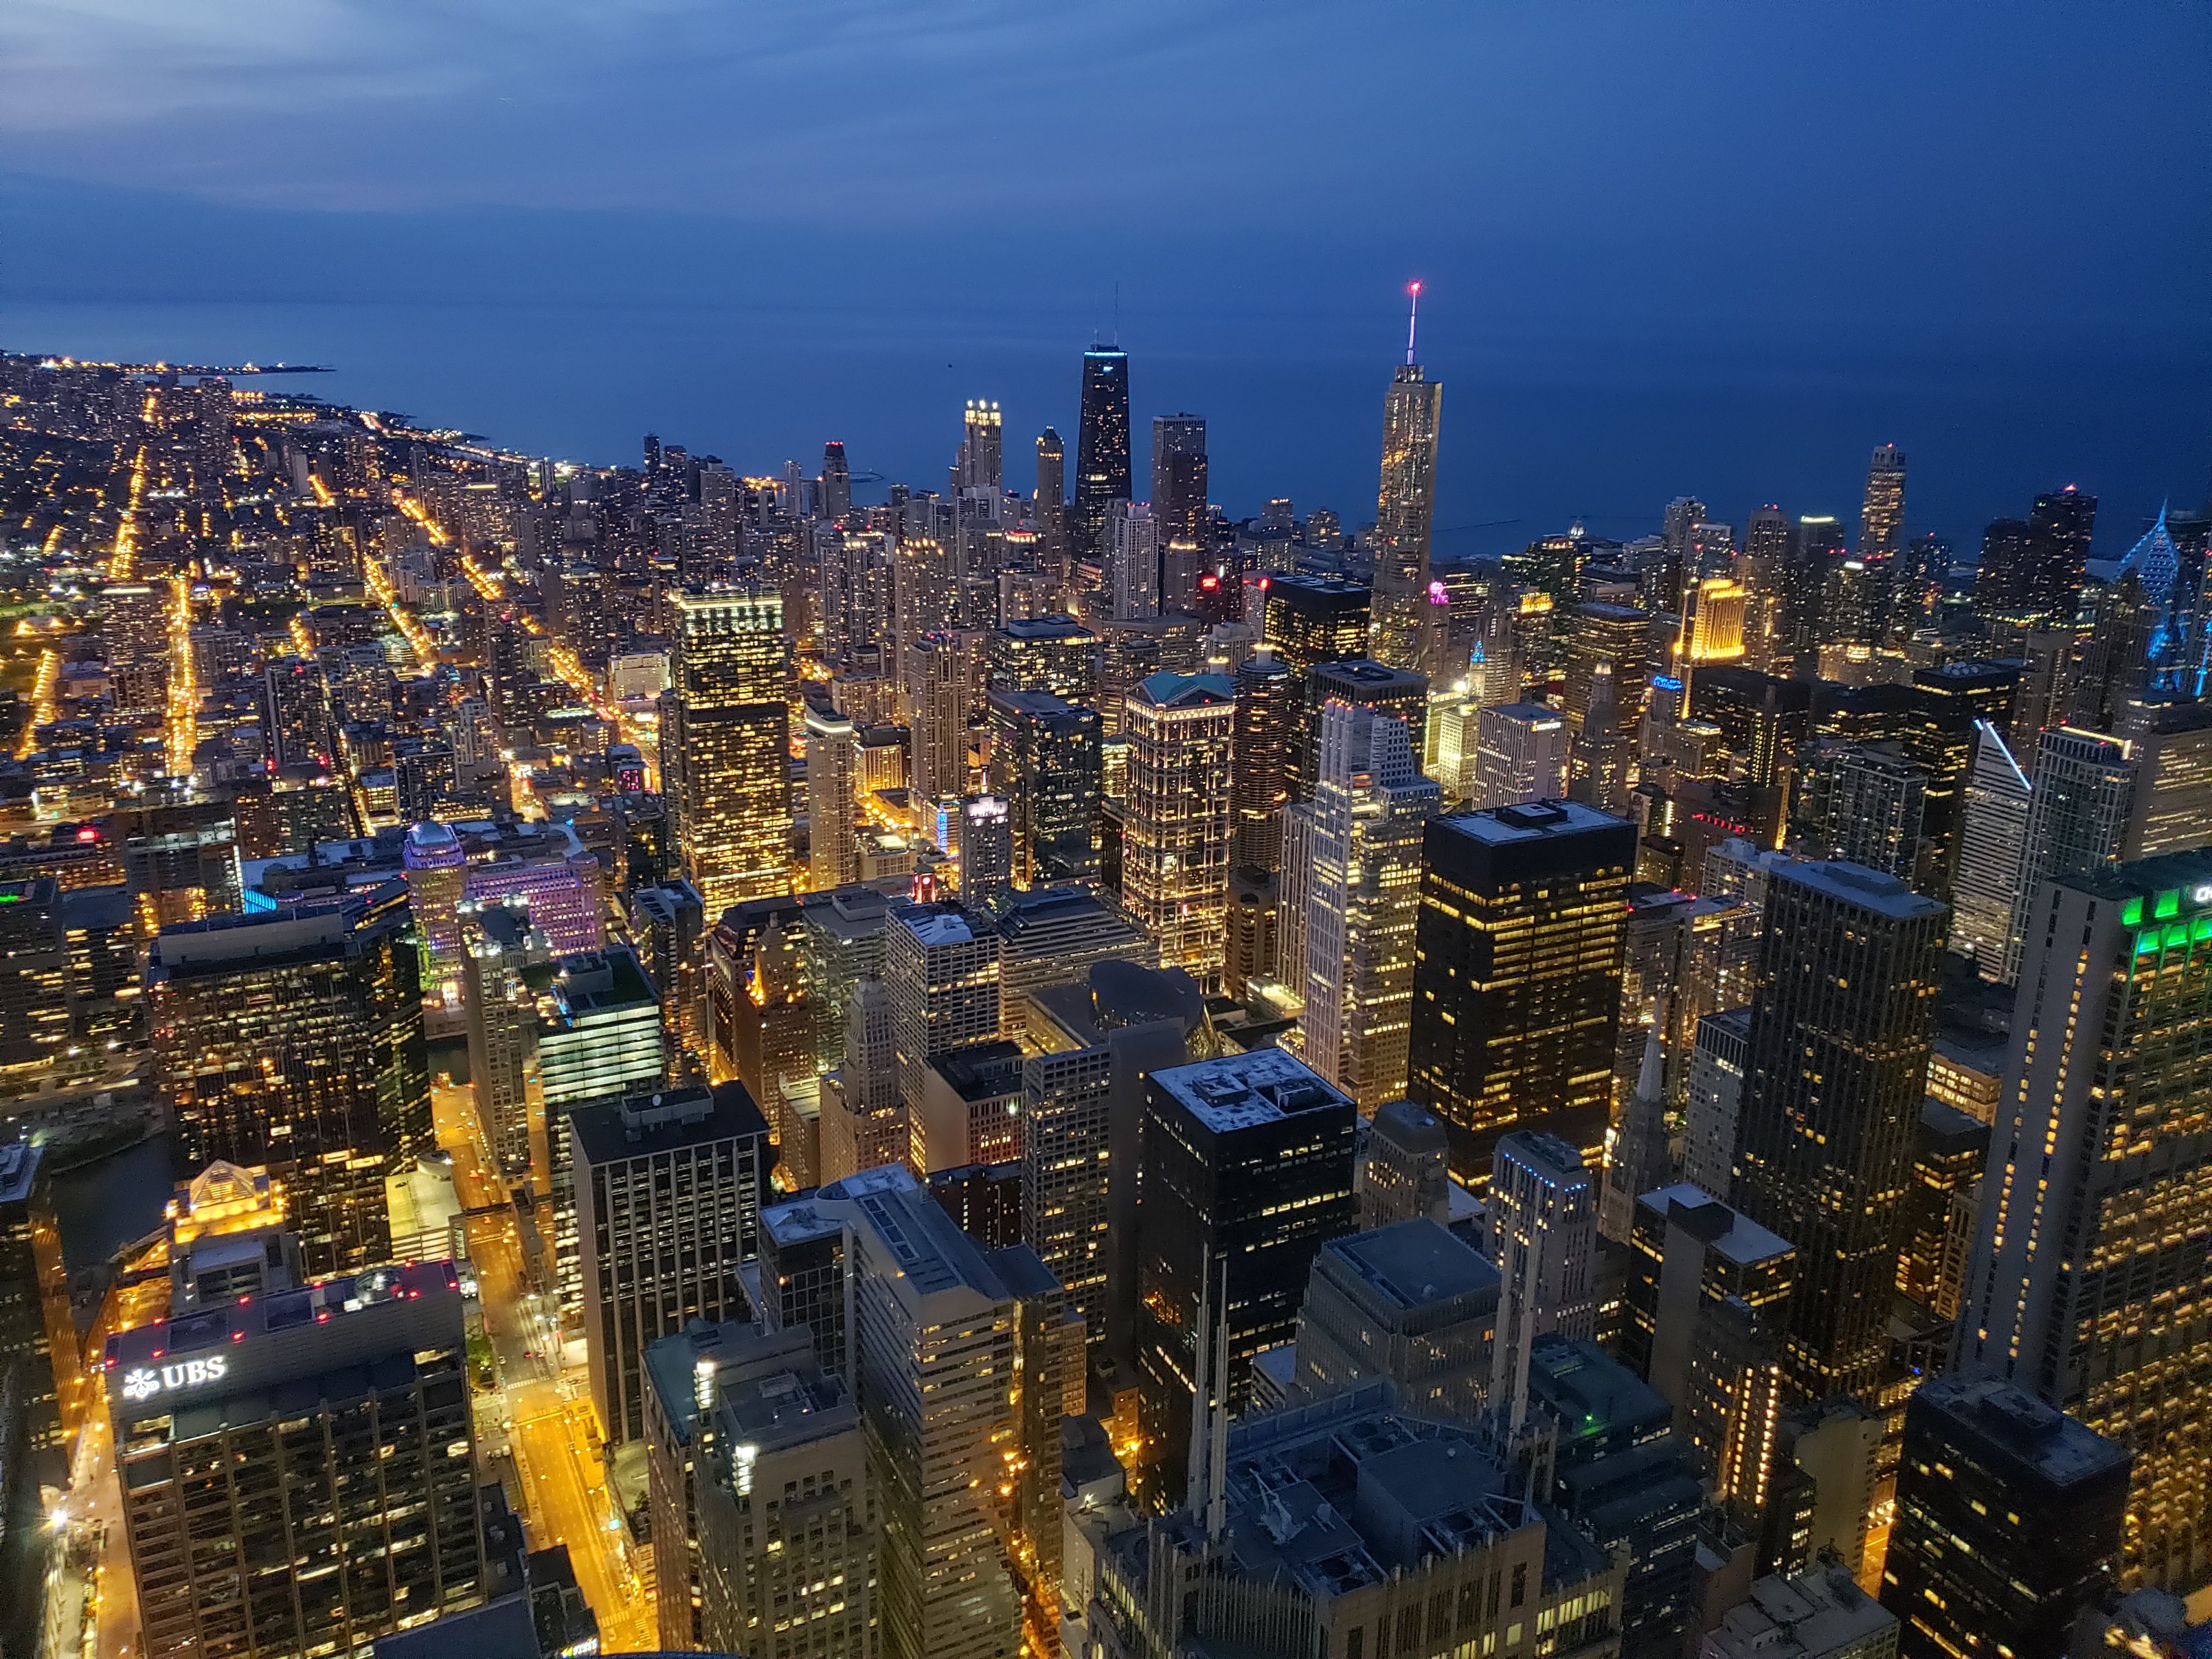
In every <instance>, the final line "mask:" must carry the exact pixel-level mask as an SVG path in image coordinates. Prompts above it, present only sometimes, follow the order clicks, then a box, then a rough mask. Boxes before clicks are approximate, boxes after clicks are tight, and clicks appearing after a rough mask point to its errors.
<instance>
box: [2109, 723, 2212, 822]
mask: <svg viewBox="0 0 2212 1659" xmlns="http://www.w3.org/2000/svg"><path fill="white" fill-rule="evenodd" d="M2130 713H2134V711H2132V710H2131V711H2130ZM2130 728H2131V729H2133V730H2135V731H2136V732H2137V733H2138V735H2136V738H2135V739H2134V759H2135V762H2136V792H2135V796H2136V798H2135V811H2133V813H2132V814H2130V817H2129V819H2128V831H2127V841H2126V843H2125V849H2124V856H2125V857H2128V858H2131V859H2148V858H2155V857H2157V856H2158V855H2159V854H2161V853H2185V852H2188V851H2190V850H2191V849H2192V848H2197V847H2202V846H2203V844H2204V843H2205V841H2206V840H2207V838H2208V837H2212V707H2208V706H2207V705H2206V704H2203V703H2201V702H2196V703H2173V704H2165V705H2160V706H2159V707H2156V708H2143V709H2142V711H2141V714H2140V715H2139V716H2138V717H2137V718H2136V720H2131V721H2130Z"/></svg>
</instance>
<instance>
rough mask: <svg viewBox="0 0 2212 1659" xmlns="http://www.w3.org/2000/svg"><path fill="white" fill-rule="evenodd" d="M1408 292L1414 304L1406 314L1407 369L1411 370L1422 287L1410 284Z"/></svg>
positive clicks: (1417, 284)
mask: <svg viewBox="0 0 2212 1659" xmlns="http://www.w3.org/2000/svg"><path fill="white" fill-rule="evenodd" d="M1406 292H1407V293H1408V294H1410V295H1413V304H1412V305H1411V306H1410V307H1408V308H1407V312H1406V367H1407V368H1412V367H1413V328H1414V325H1416V324H1418V323H1419V321H1420V320H1421V285H1420V284H1419V283H1407V286H1406Z"/></svg>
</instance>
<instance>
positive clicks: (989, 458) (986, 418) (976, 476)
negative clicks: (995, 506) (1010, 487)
mask: <svg viewBox="0 0 2212 1659" xmlns="http://www.w3.org/2000/svg"><path fill="white" fill-rule="evenodd" d="M1003 435H1004V428H1002V426H1001V424H1000V418H999V406H998V404H994V403H989V402H987V401H984V400H982V399H980V398H969V400H968V407H967V409H966V410H965V411H964V412H963V415H962V416H961V433H960V459H959V460H958V461H957V462H956V463H955V464H954V466H953V469H952V472H953V479H954V483H955V487H956V488H957V489H989V490H996V489H1001V488H1003V487H1004V485H1005V483H1006V465H1005V463H1004V461H1003V460H1002V459H1001V458H1000V454H1001V452H1000V442H1001V439H1002V437H1003Z"/></svg>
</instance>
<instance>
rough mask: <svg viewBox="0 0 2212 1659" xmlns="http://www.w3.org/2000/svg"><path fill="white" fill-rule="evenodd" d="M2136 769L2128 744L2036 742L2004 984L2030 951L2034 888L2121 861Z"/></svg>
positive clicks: (2068, 731)
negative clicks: (2029, 926)
mask: <svg viewBox="0 0 2212 1659" xmlns="http://www.w3.org/2000/svg"><path fill="white" fill-rule="evenodd" d="M2135 797H2136V764H2135V762H2134V761H2133V759H2132V758H2130V753H2129V745H2128V744H2127V743H2125V742H2124V741H2123V740H2122V739H2120V738H2108V737H2105V736H2102V735H2101V734H2100V733H2098V732H2079V731H2076V730H2075V729H2074V728H2073V727H2072V726H2057V727H2055V728H2054V729H2052V730H2051V731H2048V732H2045V733H2044V734H2043V737H2042V738H2041V740H2040V741H2039V742H2038V743H2037V744H2036V748H2035V771H2034V777H2033V785H2032V787H2031V789H2030V792H2029V795H2028V805H2027V837H2026V839H2025V840H2024V841H2023V842H2021V860H2020V874H2019V879H2018V880H2017V881H2016V882H2015V884H2014V886H2013V890H2012V893H2013V898H2012V927H2011V930H2010V934H2009V936H2008V938H2007V939H2006V941H2005V957H2004V971H2003V974H2002V979H2003V981H2004V982H2005V983H2007V984H2017V983H2018V982H2019V980H2020V975H2021V963H2023V961H2024V960H2025V959H2026V956H2025V953H2026V952H2027V950H2028V949H2029V948H2030V942H2029V941H2028V939H2027V922H2028V918H2029V916H2030V915H2032V914H2033V910H2034V908H2035V904H2036V900H2037V896H2038V893H2039V890H2040V888H2041V887H2042V885H2043V884H2045V882H2049V881H2055V880H2058V879H2062V878H2065V877H2069V876H2081V875H2087V874H2088V873H2089V872H2091V871H2093V870H2098V869H2101V868H2102V867H2104V866H2106V865H2108V864H2111V863H2112V862H2113V861H2114V860H2117V859H2118V858H2119V857H2120V856H2121V854H2122V852H2123V850H2124V844H2125V837H2126V835H2127V827H2128V821H2129V819H2130V817H2133V816H2134V813H2135Z"/></svg>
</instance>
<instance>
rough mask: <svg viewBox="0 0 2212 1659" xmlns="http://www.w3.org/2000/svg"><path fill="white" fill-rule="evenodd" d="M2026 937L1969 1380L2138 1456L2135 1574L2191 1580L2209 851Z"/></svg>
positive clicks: (1970, 1333) (2201, 1459)
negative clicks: (1990, 1383) (2003, 1382)
mask: <svg viewBox="0 0 2212 1659" xmlns="http://www.w3.org/2000/svg"><path fill="white" fill-rule="evenodd" d="M2024 932H2025V936H2026V941H2027V948H2026V951H2025V952H2024V954H2023V957H2022V961H2021V974H2020V987H2021V988H2020V997H2019V1000H2018V1002H2017V1003H2016V1004H2015V1007H2014V1010H2013V1018H2012V1034H2011V1049H2010V1052H2009V1054H2008V1055H2007V1058H2006V1060H2005V1066H2004V1089H2003V1093H2002V1096H2001V1097H2000V1098H1999V1101H1998V1106H1997V1119H1996V1123H1995V1124H1994V1125H1993V1126H1992V1133H1991V1136H1990V1163H1989V1168H1988V1170H1987V1172H1986V1173H1985V1174H1984V1176H1983V1178H1982V1180H1983V1191H1982V1200H1981V1205H1980V1218H1979V1226H1978V1232H1977V1236H1976V1239H1975V1243H1974V1250H1973V1255H1972V1258H1971V1261H1970V1264H1969V1267H1968V1269H1967V1274H1966V1305H1965V1307H1964V1309H1963V1310H1961V1312H1960V1318H1959V1334H1958V1346H1957V1354H1956V1358H1957V1362H1958V1367H1959V1369H1960V1370H1966V1369H1970V1368H1978V1369H1983V1370H1991V1371H1994V1372H1996V1374H1997V1375H1999V1376H2004V1377H2006V1378H2008V1379H2009V1380H2011V1381H2012V1382H2014V1383H2018V1384H2019V1385H2020V1386H2021V1388H2023V1389H2026V1390H2027V1392H2029V1393H2030V1394H2033V1395H2035V1396H2036V1398H2038V1399H2039V1400H2041V1401H2044V1402H2045V1404H2047V1405H2051V1406H2053V1407H2057V1408H2058V1409H2059V1410H2061V1411H2063V1412H2065V1413H2068V1414H2069V1415H2070V1416H2072V1417H2075V1418H2077V1419H2080V1420H2081V1422H2083V1423H2085V1424H2087V1425H2088V1426H2089V1427H2090V1428H2092V1429H2094V1430H2095V1431H2097V1432H2099V1433H2100V1434H2102V1435H2106V1436H2107V1437H2110V1438H2112V1439H2114V1440H2117V1441H2118V1442H2119V1443H2121V1444H2122V1445H2124V1446H2125V1447H2127V1448H2128V1449H2130V1450H2131V1451H2132V1452H2133V1453H2134V1454H2135V1472H2134V1477H2133V1484H2132V1486H2131V1487H2130V1493H2129V1498H2128V1516H2129V1522H2128V1541H2127V1553H2128V1561H2127V1571H2128V1573H2129V1576H2130V1577H2131V1578H2133V1579H2135V1580H2136V1581H2137V1582H2141V1583H2169V1584H2170V1583H2194V1582H2196V1581H2197V1580H2198V1579H2200V1578H2201V1577H2203V1573H2204V1572H2205V1571H2206V1570H2207V1568H2208V1567H2209V1566H2212V1531H2208V1528H2207V1526H2206V1522H2205V1516H2206V1514H2207V1512H2208V1500H2212V1490H2208V1481H2209V1480H2212V1419H2208V1417H2207V1414H2206V1413H2205V1412H2204V1410H2203V1404H2202V1401H2203V1390H2204V1389H2205V1388H2206V1386H2207V1381H2208V1379H2212V1332H2209V1331H2208V1330H2207V1328H2206V1325H2205V1322H2204V1321H2203V1320H2202V1319H2200V1318H2197V1317H2194V1316H2191V1317H2190V1318H2187V1319H2183V1318H2182V1317H2181V1316H2180V1315H2181V1310H2185V1309H2195V1308H2198V1307H2202V1306H2203V1305H2205V1304H2206V1302H2207V1299H2208V1298H2212V1270H2208V1267H2207V1265H2206V1257H2205V1254H2204V1250H2203V1245H2202V1243H2201V1241H2202V1240H2203V1237H2204V1231H2205V1226H2206V1223H2205V1221H2204V1219H2203V1201H2202V1194H2203V1190H2204V1188H2205V1185H2206V1183H2207V1182H2208V1181H2212V1149H2208V1146H2207V1144H2206V1139H2205V1137H2204V1135H2203V1133H2202V1130H2201V1127H2200V1126H2201V1124H2202V1123H2203V1121H2204V1115H2205V1112H2206V1110H2207V1109H2208V1103H2212V1071H2208V1069H2207V1067H2206V1066H2204V1064H2203V1060H2202V1059H2201V1057H2200V1055H2199V1052H2198V1045H2199V1043H2200V1042H2201V1040H2202V1036H2203V1031H2204V1030H2205V1028H2206V1023H2207V1021H2208V1019H2212V1008H2208V1004H2207V997H2206V987H2207V985H2208V983H2212V980H2208V978H2207V966H2208V963H2212V854H2207V853H2204V852H2196V853H2179V854H2168V855H2166V857H2163V858H2156V859H2146V860H2142V861H2140V862H2136V863H2130V864H2124V865H2120V866H2118V867H2117V868H2112V869H2108V870H2100V871H2096V872H2091V873H2086V874H2084V873H2071V874H2067V875H2063V876H2059V877H2057V878H2052V879H2050V880H2046V881H2044V882H2042V883H2040V884H2039V885H2038V887H2037V890H2036V896H2035V900H2034V902H2033V906H2032V907H2031V908H2030V909H2029V911H2028V913H2027V927H2026V928H2025V930H2024ZM2120 1264H2126V1266H2125V1268H2124V1270H2123V1268H2122V1266H2121V1265H2120Z"/></svg>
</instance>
